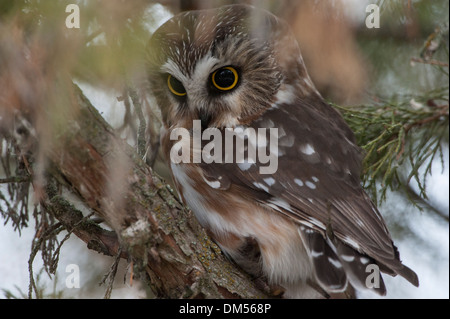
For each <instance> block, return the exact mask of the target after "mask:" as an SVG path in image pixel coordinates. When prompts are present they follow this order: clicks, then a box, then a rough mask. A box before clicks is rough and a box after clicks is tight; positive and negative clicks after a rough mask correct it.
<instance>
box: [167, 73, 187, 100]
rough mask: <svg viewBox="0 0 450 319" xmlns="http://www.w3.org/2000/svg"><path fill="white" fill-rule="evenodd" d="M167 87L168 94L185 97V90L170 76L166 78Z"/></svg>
mask: <svg viewBox="0 0 450 319" xmlns="http://www.w3.org/2000/svg"><path fill="white" fill-rule="evenodd" d="M167 86H168V87H169V90H170V92H172V93H173V94H175V95H176V96H181V97H182V96H186V95H187V92H186V89H185V88H184V86H183V84H182V83H181V82H180V81H179V80H177V79H176V78H174V77H173V76H172V75H170V74H169V76H168V78H167Z"/></svg>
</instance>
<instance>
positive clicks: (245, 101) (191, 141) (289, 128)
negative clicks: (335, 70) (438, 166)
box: [148, 5, 418, 298]
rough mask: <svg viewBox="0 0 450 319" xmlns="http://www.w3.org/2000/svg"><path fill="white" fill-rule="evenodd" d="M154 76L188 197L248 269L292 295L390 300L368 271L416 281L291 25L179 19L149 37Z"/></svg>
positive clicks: (207, 13) (175, 168)
mask: <svg viewBox="0 0 450 319" xmlns="http://www.w3.org/2000/svg"><path fill="white" fill-rule="evenodd" d="M148 77H149V81H150V86H151V90H152V93H153V95H154V97H155V99H156V101H157V103H158V105H159V107H160V108H161V112H162V118H163V128H162V131H161V145H162V149H163V152H164V154H165V156H166V159H167V161H168V164H169V166H170V169H171V173H172V177H173V179H174V183H175V185H176V188H177V190H178V192H179V194H180V197H181V198H182V200H183V201H184V203H185V204H186V205H187V206H189V207H190V208H191V210H192V211H193V212H194V214H195V216H196V218H197V219H198V221H199V222H200V223H201V225H202V226H203V227H204V228H205V229H206V230H207V231H208V233H209V234H210V236H211V237H212V238H213V239H214V241H215V242H216V243H217V244H218V245H219V246H220V248H221V249H222V251H223V252H224V253H225V254H226V255H227V256H228V257H229V258H231V259H232V260H233V261H234V262H236V263H237V264H238V265H239V266H241V267H242V268H243V269H244V270H245V271H247V272H248V273H250V274H251V275H253V276H255V277H258V278H259V277H262V278H264V279H266V280H267V282H268V283H269V284H271V285H274V286H277V287H279V286H281V287H282V288H283V289H284V291H285V292H284V297H287V298H316V297H318V298H320V297H330V296H338V295H344V296H347V297H348V296H353V295H352V294H353V290H354V288H356V289H357V290H358V289H372V290H373V291H375V292H376V293H378V294H380V295H384V294H385V293H386V288H385V285H384V283H383V280H382V278H381V276H379V280H378V284H377V282H376V280H375V281H373V282H372V283H373V284H372V285H368V281H367V279H368V276H369V275H370V274H371V272H370V271H368V269H375V270H377V269H379V270H380V271H381V272H384V273H386V274H389V275H391V276H396V275H401V276H403V277H404V278H406V279H407V280H408V281H409V282H411V283H412V284H413V285H415V286H418V278H417V275H416V274H415V273H414V271H412V270H411V269H410V268H408V267H406V266H405V265H403V264H402V262H401V261H400V256H399V253H398V250H397V248H396V247H395V246H394V244H393V241H392V239H391V236H390V234H389V231H388V229H387V227H386V225H385V222H384V221H383V218H382V216H381V214H380V213H379V211H378V210H377V208H376V206H375V205H374V204H373V202H372V201H371V200H370V198H369V197H368V195H367V194H366V193H365V192H364V190H363V188H362V186H361V180H360V173H361V169H362V167H361V163H362V154H361V153H362V152H361V150H360V148H359V147H358V146H357V145H356V144H355V137H354V134H353V132H352V131H351V129H350V128H349V127H348V126H347V124H346V123H345V122H344V120H343V118H342V117H341V115H340V114H339V113H338V112H337V111H336V110H334V109H333V108H332V107H331V106H330V105H329V104H327V103H326V102H325V101H324V99H323V98H322V97H321V95H320V94H319V92H318V91H317V90H316V88H315V86H314V84H313V83H312V81H311V79H310V77H309V75H308V73H307V70H306V68H305V65H304V62H303V59H302V56H301V52H300V49H299V46H298V44H297V42H296V40H295V38H294V36H293V34H292V32H291V31H290V30H289V27H288V25H287V23H286V22H284V21H282V20H281V19H279V18H277V17H276V16H274V15H273V14H271V13H269V12H267V11H264V10H260V9H256V8H254V7H251V6H246V5H231V6H225V7H221V8H218V9H211V10H201V11H190V12H184V13H181V14H178V15H176V16H175V17H173V18H172V19H170V20H169V21H168V22H166V23H165V24H164V25H163V26H161V27H160V28H159V29H158V30H157V31H156V32H155V33H154V35H153V36H152V38H151V40H150V43H149V46H148ZM180 129H181V130H184V132H185V136H183V134H178V133H176V132H177V131H179V132H181V131H180ZM261 129H266V130H261ZM271 129H272V130H271ZM274 129H275V130H274ZM269 131H270V132H275V133H276V134H272V133H268V132H269ZM205 132H207V133H208V134H206V136H207V137H208V138H205V139H203V138H202V140H201V141H200V142H195V138H196V137H197V138H198V137H199V136H201V137H205V134H204V133H205ZM229 132H233V134H234V137H232V143H233V144H232V145H233V146H234V152H235V153H233V154H231V155H230V154H229V152H230V149H227V148H226V147H225V144H227V143H228V144H229V143H230V141H227V140H226V137H227V136H229V135H227V133H229ZM174 133H176V134H174ZM272 135H274V136H275V137H276V139H273V140H272V139H271V137H272ZM231 136H233V135H231ZM180 137H181V139H180ZM183 137H184V138H183ZM238 140H240V141H239V142H243V143H240V144H239V143H238ZM269 142H270V143H269ZM238 146H239V149H238ZM206 148H207V150H206ZM250 148H253V150H258V151H259V150H261V149H263V150H264V151H265V155H267V154H270V155H274V156H276V158H275V159H276V161H275V162H274V163H275V165H276V169H275V170H272V171H270V170H268V171H270V173H267V171H266V173H263V170H261V169H262V168H263V167H265V168H267V165H268V164H267V160H266V161H263V160H261V159H260V158H256V156H255V154H256V152H255V151H252V152H250ZM186 149H187V151H186ZM232 151H233V150H232ZM183 152H184V153H185V154H184V155H186V154H187V156H186V158H185V159H187V160H183V161H180V160H174V159H173V157H174V155H180V154H181V153H183ZM205 153H208V154H207V156H199V154H200V155H205ZM263 153H264V152H262V153H261V155H263ZM239 154H240V155H242V156H243V157H244V161H238V160H237V158H238V155H239ZM258 154H260V152H258ZM196 155H197V157H196ZM230 156H231V158H232V159H234V160H230ZM261 157H263V156H261ZM211 158H214V159H215V160H214V161H211V160H207V159H211ZM198 159H200V160H198ZM221 159H222V160H221ZM241 159H242V158H241ZM371 265H372V266H375V268H368V266H371ZM369 283H370V282H369Z"/></svg>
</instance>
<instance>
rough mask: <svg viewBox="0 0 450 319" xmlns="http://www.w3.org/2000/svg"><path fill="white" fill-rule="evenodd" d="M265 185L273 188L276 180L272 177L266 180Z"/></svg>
mask: <svg viewBox="0 0 450 319" xmlns="http://www.w3.org/2000/svg"><path fill="white" fill-rule="evenodd" d="M264 183H266V184H267V185H269V186H273V185H274V184H275V179H274V178H272V177H269V178H264Z"/></svg>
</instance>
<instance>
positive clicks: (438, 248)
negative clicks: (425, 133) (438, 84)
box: [0, 0, 449, 298]
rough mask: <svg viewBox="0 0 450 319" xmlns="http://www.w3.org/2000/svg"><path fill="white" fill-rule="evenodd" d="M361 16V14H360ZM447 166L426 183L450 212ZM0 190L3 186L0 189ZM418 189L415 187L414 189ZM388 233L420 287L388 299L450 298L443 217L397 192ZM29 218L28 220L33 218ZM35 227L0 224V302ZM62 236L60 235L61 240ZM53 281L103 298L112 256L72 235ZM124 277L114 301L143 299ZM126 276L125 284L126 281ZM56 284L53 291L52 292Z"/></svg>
mask: <svg viewBox="0 0 450 319" xmlns="http://www.w3.org/2000/svg"><path fill="white" fill-rule="evenodd" d="M342 1H345V2H347V3H348V8H351V9H352V10H349V12H348V13H349V16H350V17H351V19H353V20H355V21H356V22H358V21H359V20H361V12H363V13H364V12H365V7H366V5H367V3H368V1H359V0H342ZM148 14H149V21H159V24H161V23H162V22H164V21H166V20H167V19H168V18H170V13H169V12H167V11H166V10H165V9H164V8H163V7H162V6H160V5H155V6H154V7H153V8H152V9H151V10H149V11H148ZM363 17H365V15H363ZM157 26H158V23H157V24H155V23H150V22H149V23H148V28H149V29H151V30H155V29H156V28H157ZM79 85H80V87H81V88H82V89H83V91H84V93H85V94H86V95H87V97H88V98H89V99H90V101H91V102H92V104H93V105H94V106H96V107H97V108H98V109H99V111H100V112H101V113H102V114H103V115H104V117H105V118H106V119H107V120H108V121H109V122H110V123H111V124H112V125H113V126H115V125H118V124H119V123H120V119H122V118H123V105H122V104H121V103H119V102H118V101H117V99H116V97H117V96H119V95H120V94H119V93H117V92H105V91H100V90H97V89H95V88H93V87H91V86H89V85H85V84H83V83H79ZM444 158H445V165H444V167H442V166H441V163H440V161H439V160H436V161H435V163H434V164H433V174H432V175H431V176H429V178H428V180H427V185H428V195H429V197H430V203H431V205H433V206H435V207H437V208H439V210H440V211H443V212H446V214H447V216H448V212H449V152H448V148H446V149H445V154H444ZM0 187H4V185H0ZM413 187H416V185H413ZM380 211H381V212H382V214H383V215H384V217H385V219H386V222H387V224H388V226H389V228H390V229H399V228H401V229H402V232H401V234H399V233H398V232H395V231H393V232H392V235H393V238H394V242H395V244H396V245H397V246H398V248H399V251H400V254H401V258H402V260H403V262H404V263H405V264H406V265H408V266H409V267H411V268H412V269H414V270H415V271H416V273H417V274H418V276H419V279H420V287H419V288H415V287H413V286H411V285H410V284H409V283H408V282H407V281H406V280H404V279H403V278H401V277H396V278H391V277H389V276H384V279H385V282H386V286H387V290H388V295H387V296H386V298H449V224H448V221H445V220H444V219H443V218H442V217H438V216H436V215H435V214H434V213H432V212H430V211H426V210H425V211H423V212H420V211H419V210H418V209H417V208H415V207H413V206H412V205H411V204H410V203H409V202H408V200H407V199H405V198H404V197H402V196H399V195H398V194H390V195H389V196H388V199H387V201H386V203H385V204H384V205H383V206H381V207H380ZM31 220H32V218H31ZM34 233H35V232H34V225H33V224H32V223H30V225H29V227H28V228H25V229H23V230H22V232H21V235H20V236H19V234H18V233H17V232H15V231H14V230H13V229H12V226H11V224H10V223H9V224H7V225H3V221H2V222H1V224H0V298H4V295H5V294H4V292H3V291H9V292H11V293H13V294H15V295H16V296H21V293H24V294H27V292H28V285H29V273H28V259H29V255H30V250H31V242H32V238H33V236H34ZM61 238H62V237H61ZM60 256H61V257H60V261H59V267H58V270H57V276H56V277H57V281H56V284H55V280H52V279H50V278H49V277H48V276H47V275H46V273H45V272H44V273H42V275H41V276H40V281H39V284H38V285H39V286H40V287H46V293H48V294H50V293H51V292H52V291H53V289H55V290H56V291H63V297H64V298H102V297H103V295H104V292H105V288H104V286H99V285H98V283H99V282H100V281H101V280H102V277H103V276H104V275H105V274H106V272H107V270H108V269H109V267H110V266H111V264H112V263H113V259H112V258H110V257H103V256H101V255H99V254H97V253H96V252H93V251H90V250H88V249H87V248H86V245H85V244H84V243H83V242H82V241H80V240H78V239H77V238H76V237H74V236H73V237H72V238H70V239H69V240H68V241H67V242H66V243H65V244H64V245H63V247H62V250H61V255H60ZM71 264H76V265H78V266H79V268H80V281H81V282H80V288H79V289H76V288H75V289H67V288H66V284H65V280H66V278H67V277H68V275H70V273H68V272H66V267H67V266H68V265H71ZM33 268H34V273H35V277H36V274H37V273H39V270H40V269H42V261H41V258H40V255H39V254H38V255H37V256H36V258H35V261H34V264H33ZM125 274H126V262H125V261H122V262H121V267H120V271H119V273H118V275H117V276H116V281H115V284H114V290H113V293H112V298H144V297H146V293H145V291H144V290H143V289H142V286H141V285H140V283H139V282H138V281H134V282H133V284H132V285H130V282H129V276H125ZM124 278H125V280H124ZM54 285H55V288H54ZM362 297H363V298H376V296H375V295H373V294H371V293H365V294H362Z"/></svg>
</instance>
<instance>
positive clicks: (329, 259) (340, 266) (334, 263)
mask: <svg viewBox="0 0 450 319" xmlns="http://www.w3.org/2000/svg"><path fill="white" fill-rule="evenodd" d="M328 261H329V262H330V263H331V264H332V265H333V266H334V267H336V268H342V264H341V263H340V262H339V260H336V259H333V258H331V257H328Z"/></svg>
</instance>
